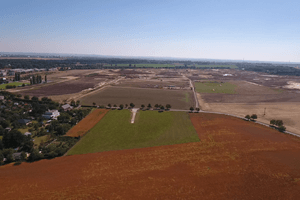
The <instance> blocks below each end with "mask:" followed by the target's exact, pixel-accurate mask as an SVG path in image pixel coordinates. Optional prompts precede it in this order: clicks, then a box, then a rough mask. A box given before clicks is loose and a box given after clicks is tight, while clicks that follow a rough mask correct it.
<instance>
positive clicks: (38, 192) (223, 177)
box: [0, 113, 300, 200]
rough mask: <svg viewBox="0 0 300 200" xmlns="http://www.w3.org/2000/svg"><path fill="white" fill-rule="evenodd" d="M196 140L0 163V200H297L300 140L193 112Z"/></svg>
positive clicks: (299, 187) (299, 196)
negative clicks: (28, 161)
mask: <svg viewBox="0 0 300 200" xmlns="http://www.w3.org/2000/svg"><path fill="white" fill-rule="evenodd" d="M190 117H191V120H192V122H193V124H194V125H195V128H196V130H197V132H198V134H199V137H200V138H201V142H197V143H188V144H180V145H170V146H161V147H152V148H144V149H132V150H125V151H111V152H104V153H95V154H86V155H77V156H66V157H61V158H55V159H52V160H43V161H39V162H35V163H32V164H29V163H24V164H21V165H20V166H4V167H0V177H1V179H0V185H1V187H0V199H251V200H252V199H299V198H300V193H299V189H300V162H299V161H300V145H299V144H300V140H299V139H297V138H294V137H292V136H289V135H284V134H282V133H279V132H277V131H274V130H272V129H270V128H267V127H263V126H260V125H258V124H254V123H251V122H246V121H243V120H240V119H236V118H232V117H228V116H222V115H214V114H203V113H200V114H191V115H190Z"/></svg>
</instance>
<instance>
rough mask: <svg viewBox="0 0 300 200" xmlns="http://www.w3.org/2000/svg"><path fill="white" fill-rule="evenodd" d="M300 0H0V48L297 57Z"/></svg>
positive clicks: (211, 56) (293, 59)
mask: <svg viewBox="0 0 300 200" xmlns="http://www.w3.org/2000/svg"><path fill="white" fill-rule="evenodd" d="M299 7H300V2H299V1H297V0H294V1H276V0H275V1H274V0H273V1H270V0H265V1H257V0H254V1H233V0H228V1H184V2H183V1H179V0H173V1H157V0H154V1H145V2H142V1H117V0H114V1H95V0H91V1H78V0H74V1H57V0H53V1H32V0H29V1H21V0H12V1H5V2H2V3H1V7H0V13H1V15H0V16H1V19H0V32H1V33H0V52H35V53H67V54H95V55H108V56H116V57H117V56H128V57H137V56H140V57H173V58H198V59H221V60H222V59H225V60H243V59H245V60H253V61H254V60H255V61H275V62H276V61H277V62H278V61H279V62H300V12H299Z"/></svg>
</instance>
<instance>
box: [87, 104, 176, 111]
mask: <svg viewBox="0 0 300 200" xmlns="http://www.w3.org/2000/svg"><path fill="white" fill-rule="evenodd" d="M93 105H94V106H95V105H96V103H93ZM128 106H129V107H130V108H134V107H135V104H134V103H130V104H129V105H128V104H125V105H124V104H120V105H119V106H117V105H116V104H114V105H113V106H112V105H111V104H110V103H109V104H107V107H109V108H111V107H114V108H117V107H119V109H123V108H128ZM171 107H172V106H171V105H170V104H166V106H163V105H161V104H155V105H154V108H155V109H161V110H164V109H165V108H166V109H167V110H168V109H170V108H171ZM145 108H146V106H145V105H144V104H142V105H141V109H145ZM151 108H152V105H151V104H150V103H149V104H148V105H147V109H151Z"/></svg>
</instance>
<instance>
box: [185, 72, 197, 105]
mask: <svg viewBox="0 0 300 200" xmlns="http://www.w3.org/2000/svg"><path fill="white" fill-rule="evenodd" d="M182 76H183V77H184V78H186V79H188V80H189V82H190V86H191V88H192V90H193V93H194V98H195V108H199V102H198V98H197V94H196V91H195V87H194V84H193V82H192V80H191V79H189V78H188V77H186V76H185V75H182Z"/></svg>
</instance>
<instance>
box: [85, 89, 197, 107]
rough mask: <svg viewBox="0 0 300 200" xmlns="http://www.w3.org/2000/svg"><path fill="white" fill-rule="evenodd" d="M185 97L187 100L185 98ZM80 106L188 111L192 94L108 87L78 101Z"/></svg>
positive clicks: (187, 92)
mask: <svg viewBox="0 0 300 200" xmlns="http://www.w3.org/2000/svg"><path fill="white" fill-rule="evenodd" d="M186 95H188V96H189V98H188V99H187V98H186ZM80 102H82V105H93V103H94V102H95V103H96V105H104V106H106V105H108V104H112V105H114V104H116V105H120V104H123V105H125V104H130V103H134V104H135V105H136V107H140V106H141V105H142V104H144V105H148V104H149V103H150V104H151V105H152V106H154V105H155V104H162V105H164V106H165V105H166V104H171V106H172V108H176V109H189V108H190V107H191V106H193V103H194V102H193V93H192V91H191V90H162V89H147V88H145V89H141V88H123V87H110V88H105V89H103V90H101V91H97V92H94V93H91V94H89V95H87V96H84V97H82V98H81V99H80Z"/></svg>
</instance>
